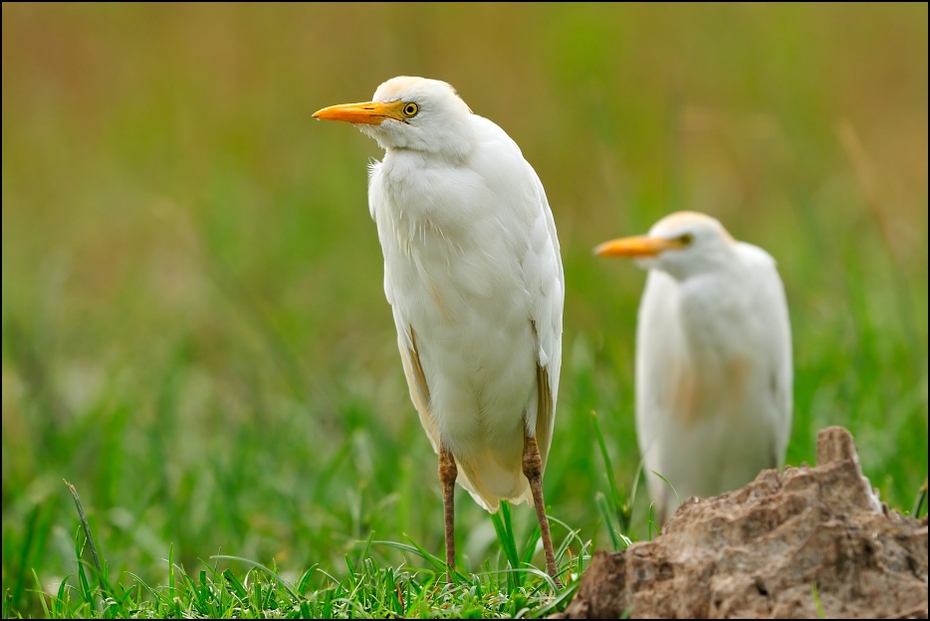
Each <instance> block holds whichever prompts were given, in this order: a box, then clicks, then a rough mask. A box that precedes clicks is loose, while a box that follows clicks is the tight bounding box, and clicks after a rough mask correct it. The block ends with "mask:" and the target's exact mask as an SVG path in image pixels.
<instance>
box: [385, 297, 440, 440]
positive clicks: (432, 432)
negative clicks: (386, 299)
mask: <svg viewBox="0 0 930 621" xmlns="http://www.w3.org/2000/svg"><path fill="white" fill-rule="evenodd" d="M393 308H394V323H395V325H396V327H397V348H398V349H399V350H400V359H401V361H402V362H403V364H404V375H406V376H407V387H408V388H409V389H410V400H411V401H413V404H414V406H416V408H417V414H419V416H420V423H421V424H422V425H423V429H425V430H426V435H427V437H429V441H430V444H431V445H432V446H433V450H434V451H436V452H437V453H439V427H438V425H437V424H436V421H435V419H434V418H433V416H432V414H431V412H430V398H429V386H428V385H427V384H426V375H425V374H424V373H423V366H422V365H421V364H420V352H419V350H418V349H417V335H416V332H414V330H413V327H412V326H410V324H408V323H406V322H404V320H403V318H401V317H400V316H399V312H398V310H397V306H394V307H393Z"/></svg>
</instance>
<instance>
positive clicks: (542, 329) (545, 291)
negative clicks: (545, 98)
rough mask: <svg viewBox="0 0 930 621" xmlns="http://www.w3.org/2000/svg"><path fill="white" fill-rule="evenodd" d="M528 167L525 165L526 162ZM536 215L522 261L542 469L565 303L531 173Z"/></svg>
mask: <svg viewBox="0 0 930 621" xmlns="http://www.w3.org/2000/svg"><path fill="white" fill-rule="evenodd" d="M527 166H529V165H527ZM533 177H534V179H535V182H536V183H535V185H536V195H537V196H536V201H537V204H538V206H539V207H538V208H537V210H536V213H537V216H536V218H535V220H534V222H533V223H532V228H531V234H530V243H529V246H528V248H527V255H526V257H525V259H524V261H523V269H524V274H525V278H526V289H527V292H528V293H529V297H530V321H532V323H533V332H534V334H535V335H536V343H537V352H536V365H537V371H536V374H537V399H536V442H537V444H538V445H539V452H540V455H541V457H542V463H543V468H545V466H546V459H547V458H548V456H549V448H550V446H551V444H552V431H553V428H554V426H555V406H556V403H557V401H558V395H559V375H560V372H561V368H562V309H563V306H564V304H565V275H564V271H563V269H562V260H561V254H560V249H559V238H558V235H557V234H556V230H555V219H554V218H553V216H552V210H551V209H550V208H549V201H548V200H547V198H546V193H545V190H543V186H542V183H541V182H540V181H539V178H538V177H536V174H535V172H534V173H533Z"/></svg>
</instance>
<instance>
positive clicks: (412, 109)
mask: <svg viewBox="0 0 930 621" xmlns="http://www.w3.org/2000/svg"><path fill="white" fill-rule="evenodd" d="M419 111H420V106H418V105H417V104H415V103H413V102H412V101H408V102H407V103H405V104H404V107H403V108H401V109H400V112H401V114H403V115H404V118H408V119H410V118H413V117H415V116H416V115H417V112H419Z"/></svg>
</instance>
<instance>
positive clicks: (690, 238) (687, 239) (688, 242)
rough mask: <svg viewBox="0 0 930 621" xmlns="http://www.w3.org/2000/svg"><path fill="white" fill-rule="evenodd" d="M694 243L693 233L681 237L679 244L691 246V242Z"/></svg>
mask: <svg viewBox="0 0 930 621" xmlns="http://www.w3.org/2000/svg"><path fill="white" fill-rule="evenodd" d="M693 241H694V235H692V234H691V233H685V234H684V235H681V236H679V237H678V243H679V244H681V245H682V246H690V245H691V242H693Z"/></svg>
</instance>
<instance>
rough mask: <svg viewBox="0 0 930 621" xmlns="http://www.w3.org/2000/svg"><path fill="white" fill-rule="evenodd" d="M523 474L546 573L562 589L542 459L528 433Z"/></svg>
mask: <svg viewBox="0 0 930 621" xmlns="http://www.w3.org/2000/svg"><path fill="white" fill-rule="evenodd" d="M523 474H524V475H526V479H527V480H528V481H529V482H530V490H532V492H533V505H534V506H535V507H536V519H537V520H539V534H540V536H541V537H542V542H543V551H544V552H545V553H546V571H547V572H548V573H549V575H550V576H552V579H553V580H555V584H556V586H557V587H558V588H562V581H561V580H559V572H558V568H557V567H556V565H555V551H554V550H553V548H552V535H551V534H550V533H549V518H547V517H546V503H545V501H543V489H542V457H540V455H539V445H538V444H536V438H535V437H533V436H530V435H529V434H528V433H526V432H524V435H523Z"/></svg>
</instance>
